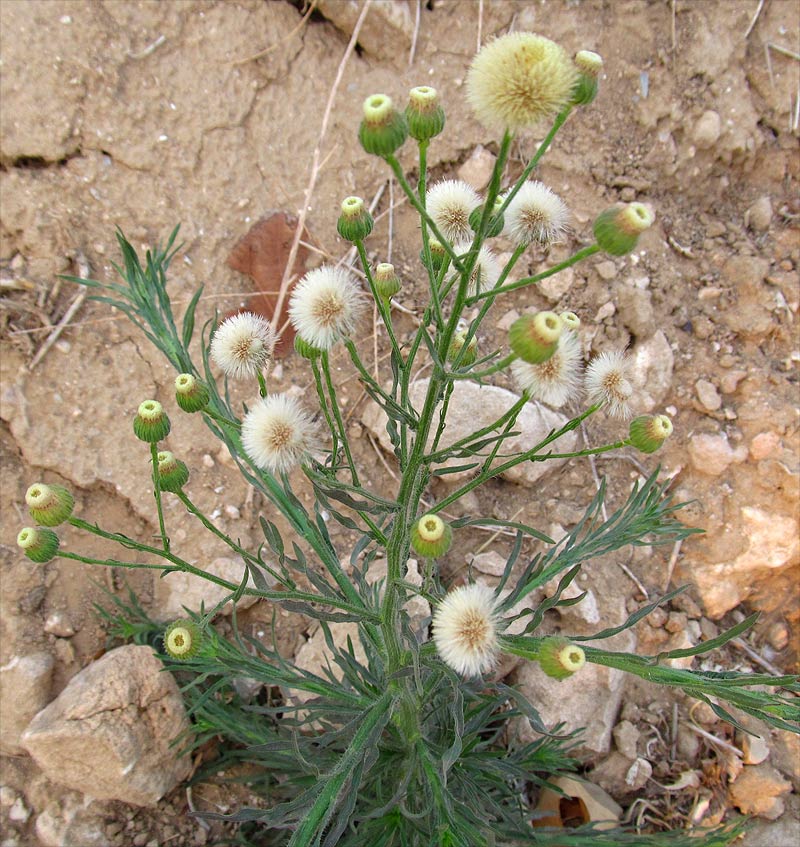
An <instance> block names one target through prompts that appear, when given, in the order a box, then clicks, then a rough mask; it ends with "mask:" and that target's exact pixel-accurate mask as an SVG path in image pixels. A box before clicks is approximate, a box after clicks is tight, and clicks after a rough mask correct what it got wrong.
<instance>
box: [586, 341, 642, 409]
mask: <svg viewBox="0 0 800 847" xmlns="http://www.w3.org/2000/svg"><path fill="white" fill-rule="evenodd" d="M630 370H631V362H630V359H629V358H628V357H627V356H626V355H625V354H624V353H621V352H619V351H617V350H615V351H614V352H612V353H601V354H600V355H599V356H597V357H596V358H595V359H592V361H591V362H590V364H589V367H588V368H586V393H587V395H588V398H589V402H590V403H603V404H604V405H605V407H606V411H607V412H608V414H609V415H611V417H612V418H623V419H624V418H629V417H630V416H631V410H630V406H629V405H628V401H629V400H630V398H631V395H632V394H633V386H632V385H631V382H630Z"/></svg>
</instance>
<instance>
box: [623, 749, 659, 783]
mask: <svg viewBox="0 0 800 847" xmlns="http://www.w3.org/2000/svg"><path fill="white" fill-rule="evenodd" d="M652 775H653V766H652V765H651V764H650V762H648V761H647V759H645V758H643V757H642V756H639V757H637V759H636V760H635V761H634V763H633V764H632V765H631V766H630V767H629V768H628V772H627V773H626V774H625V784H626V785H627V786H628V788H629V790H630V791H641V790H642V789H643V788H644V787H645V785H647V780H648V779H650V777H651V776H652Z"/></svg>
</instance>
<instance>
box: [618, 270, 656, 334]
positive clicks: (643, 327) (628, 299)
mask: <svg viewBox="0 0 800 847" xmlns="http://www.w3.org/2000/svg"><path fill="white" fill-rule="evenodd" d="M615 301H616V305H617V312H618V313H619V316H620V319H621V320H622V323H623V324H624V325H625V326H626V327H627V328H628V329H629V330H630V331H631V333H633V335H635V336H636V337H637V338H641V339H646V338H650V336H651V335H652V334H653V333H654V332H655V331H656V321H655V312H654V311H653V304H652V302H651V295H650V292H649V291H646V290H644V289H642V288H636V287H634V286H631V285H625V284H623V285H619V286H617V289H616V296H615Z"/></svg>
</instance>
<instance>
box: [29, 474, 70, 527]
mask: <svg viewBox="0 0 800 847" xmlns="http://www.w3.org/2000/svg"><path fill="white" fill-rule="evenodd" d="M25 503H26V504H27V506H28V512H30V516H31V517H32V518H33V519H34V520H35V521H36V523H38V524H41V525H42V526H58V525H59V524H61V523H64V521H65V520H67V518H69V516H70V515H71V514H72V507H73V506H74V505H75V499H74V498H73V496H72V494H71V493H70V492H69V491H68V490H67V489H66V488H64V486H63V485H45V484H44V483H43V482H37V483H35V484H34V485H32V486H31V487H30V488H29V489H28V490H27V491H26V492H25Z"/></svg>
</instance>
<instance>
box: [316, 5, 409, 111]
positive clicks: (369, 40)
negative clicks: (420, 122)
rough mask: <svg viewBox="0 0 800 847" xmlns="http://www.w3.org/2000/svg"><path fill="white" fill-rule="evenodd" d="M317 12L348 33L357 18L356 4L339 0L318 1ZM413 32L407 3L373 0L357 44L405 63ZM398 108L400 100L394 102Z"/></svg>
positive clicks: (368, 50)
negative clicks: (377, 0)
mask: <svg viewBox="0 0 800 847" xmlns="http://www.w3.org/2000/svg"><path fill="white" fill-rule="evenodd" d="M316 8H317V11H318V12H319V13H320V14H321V15H324V16H325V17H326V18H327V19H328V20H329V21H330V22H331V23H332V24H333V25H334V26H335V27H336V28H337V29H339V30H341V31H342V32H344V33H345V34H346V35H348V36H350V35H352V33H353V28H354V27H355V25H356V21H357V20H358V16H359V12H360V11H361V8H360V6H359V5H358V4H357V3H342V2H341V0H318V2H317V7H316ZM413 33H414V19H413V15H412V13H411V9H410V7H409V5H408V3H405V2H399V0H383V2H381V3H374V4H373V6H372V8H371V9H370V13H369V14H368V15H367V17H366V19H365V20H364V22H363V24H362V26H361V30H360V31H359V33H358V43H359V46H360V47H362V48H363V49H364V51H365V52H366V53H369V54H371V55H372V56H377V57H380V58H381V59H383V60H386V59H391V58H392V57H397V59H398V61H399V62H400V63H401V64H405V62H406V57H407V53H408V48H409V47H410V46H411V38H412V36H413ZM396 105H397V106H399V107H400V108H401V109H402V108H403V107H404V106H405V104H404V103H397V104H396Z"/></svg>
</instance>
